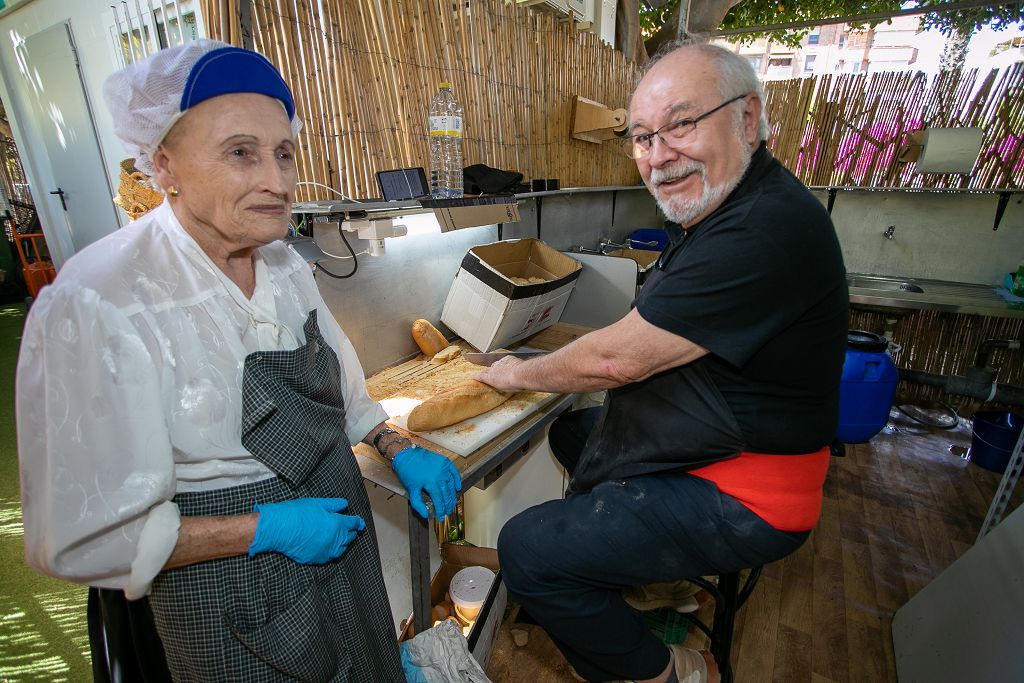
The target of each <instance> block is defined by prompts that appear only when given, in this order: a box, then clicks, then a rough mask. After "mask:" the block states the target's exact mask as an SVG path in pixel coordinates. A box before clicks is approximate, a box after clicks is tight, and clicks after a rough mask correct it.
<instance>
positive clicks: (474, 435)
mask: <svg viewBox="0 0 1024 683" xmlns="http://www.w3.org/2000/svg"><path fill="white" fill-rule="evenodd" d="M553 398H555V394H548V393H544V392H540V391H524V392H520V393H518V394H515V395H514V396H512V398H510V399H509V400H507V401H505V402H504V403H502V404H501V405H500V406H498V407H497V408H495V409H494V410H490V411H488V412H486V413H483V414H482V415H477V416H476V417H472V418H470V419H468V420H463V421H462V422H458V423H456V424H453V425H451V426H449V427H445V428H444V429H436V430H434V431H432V432H413V433H414V434H418V435H420V436H422V437H423V438H424V439H427V440H428V441H431V442H433V443H436V444H437V445H438V446H441V447H442V448H446V449H448V450H449V451H451V452H453V453H457V454H458V455H461V456H462V457H466V456H468V455H470V454H472V453H473V452H474V451H475V450H476V449H478V448H480V447H481V446H483V445H484V444H485V443H487V442H488V441H490V440H491V439H493V438H494V437H496V436H498V435H499V434H501V433H502V432H503V431H505V430H506V429H508V428H509V427H512V426H513V425H515V424H516V423H518V422H519V421H520V420H522V419H523V418H524V417H526V416H528V415H531V414H533V413H535V412H537V411H538V410H539V409H540V408H541V407H542V406H544V405H545V404H547V403H549V402H550V401H551V400H552V399H553ZM380 403H381V405H382V406H383V407H384V410H385V411H386V412H387V413H388V416H389V417H391V420H390V422H392V423H394V424H395V425H397V426H399V427H401V428H402V429H405V430H407V431H408V427H407V426H406V419H407V418H408V416H409V411H411V410H412V409H413V408H414V407H416V406H417V405H419V404H420V403H421V401H418V400H415V399H406V398H397V399H384V400H383V401H381V402H380ZM392 410H394V411H395V412H396V414H392Z"/></svg>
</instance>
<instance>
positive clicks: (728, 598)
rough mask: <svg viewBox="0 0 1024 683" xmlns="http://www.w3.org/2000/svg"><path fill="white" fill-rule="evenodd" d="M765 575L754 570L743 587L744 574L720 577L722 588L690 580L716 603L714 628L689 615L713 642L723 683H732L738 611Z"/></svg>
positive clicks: (712, 648) (719, 585)
mask: <svg viewBox="0 0 1024 683" xmlns="http://www.w3.org/2000/svg"><path fill="white" fill-rule="evenodd" d="M760 576H761V567H754V568H752V569H751V570H750V574H748V575H747V580H746V582H745V583H744V584H743V588H740V572H738V571H737V572H730V573H728V574H719V575H718V585H717V586H715V584H713V583H712V582H710V581H708V580H706V579H704V578H703V577H697V578H694V579H690V581H692V582H693V583H695V584H697V585H698V586H700V587H701V588H703V589H704V590H706V591H707V592H708V593H710V594H711V597H712V598H714V600H715V616H714V618H713V621H712V622H711V627H710V628H708V625H707V624H705V623H704V622H702V621H701V620H700V619H698V618H697V617H695V616H694V615H692V614H686V615H684V616H686V618H687V619H689V620H690V621H691V622H692V623H693V624H694V625H695V626H696V627H697V628H699V629H700V630H701V631H703V632H704V635H706V636H707V637H708V640H710V641H711V656H713V657H714V658H715V662H716V663H717V664H718V671H719V673H720V674H721V675H722V683H732V663H731V660H730V656H731V651H732V630H733V626H734V624H735V622H736V612H738V611H739V609H740V607H742V606H743V603H745V602H746V601H747V598H749V597H750V594H751V593H753V592H754V586H755V585H756V584H757V579H758V577H760Z"/></svg>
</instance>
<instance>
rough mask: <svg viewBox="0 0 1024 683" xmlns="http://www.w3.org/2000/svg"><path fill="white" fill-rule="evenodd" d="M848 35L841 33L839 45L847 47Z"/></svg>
mask: <svg viewBox="0 0 1024 683" xmlns="http://www.w3.org/2000/svg"><path fill="white" fill-rule="evenodd" d="M846 36H847V34H845V33H840V34H839V47H841V48H842V47H846Z"/></svg>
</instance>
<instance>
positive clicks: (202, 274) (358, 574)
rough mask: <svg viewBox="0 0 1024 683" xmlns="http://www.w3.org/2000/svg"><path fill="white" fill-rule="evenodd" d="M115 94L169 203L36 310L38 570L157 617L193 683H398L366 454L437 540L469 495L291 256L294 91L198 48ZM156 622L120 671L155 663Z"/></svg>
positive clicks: (26, 354)
mask: <svg viewBox="0 0 1024 683" xmlns="http://www.w3.org/2000/svg"><path fill="white" fill-rule="evenodd" d="M104 94H105V96H106V99H107V101H108V105H109V107H110V109H111V111H112V114H113V118H114V122H115V130H116V132H117V134H118V136H119V137H120V138H121V140H122V141H123V142H124V143H125V145H126V146H127V147H128V149H129V151H130V152H132V153H134V154H135V156H136V157H137V161H136V163H137V165H138V167H139V168H140V170H143V171H146V172H149V173H150V174H151V175H152V176H153V177H154V178H155V179H156V181H157V182H158V183H159V184H160V186H161V187H162V188H164V190H165V191H166V194H167V197H168V199H167V201H166V202H164V204H162V205H161V206H160V207H158V208H157V209H155V210H154V211H152V212H151V213H150V214H148V215H146V216H144V217H143V218H141V219H140V220H138V221H136V222H135V223H134V224H132V225H131V226H130V227H128V228H125V229H123V230H120V231H117V232H115V233H113V234H111V235H110V236H108V237H106V238H105V239H103V240H101V241H99V242H97V243H96V244H93V245H92V246H90V247H89V248H87V249H85V250H83V251H82V252H81V253H79V254H78V255H76V256H75V257H74V258H72V259H70V260H69V261H68V263H67V264H66V265H65V266H64V268H63V269H62V270H61V273H60V276H59V277H58V278H57V281H56V282H55V283H54V284H53V285H51V286H49V287H47V288H46V289H45V290H43V293H42V295H41V296H40V297H39V299H38V300H37V301H36V303H35V305H34V306H33V307H32V311H31V315H30V316H29V319H28V322H27V325H26V329H25V333H24V339H23V342H22V355H21V359H20V362H19V367H18V378H17V379H18V399H17V409H18V432H19V433H18V437H19V439H18V441H19V444H18V445H19V456H20V460H21V472H22V496H23V504H24V514H25V545H26V556H27V559H28V562H29V564H30V565H31V566H32V567H33V568H35V569H37V570H39V571H41V572H44V573H46V574H50V575H53V576H57V577H61V578H64V579H67V580H70V581H75V582H79V583H83V584H88V585H89V586H92V587H96V588H98V589H100V590H99V591H98V592H99V593H101V594H103V595H104V596H105V598H106V599H107V600H109V598H110V596H111V594H114V595H116V596H120V595H121V594H122V592H123V596H125V597H127V599H128V600H135V599H138V598H142V597H143V596H146V595H148V596H149V603H150V605H151V607H152V612H153V617H154V619H155V623H156V627H157V630H158V632H159V636H160V640H161V641H162V642H163V646H164V649H165V651H166V658H167V666H168V667H169V669H170V672H171V674H172V676H173V678H174V679H175V680H188V681H227V680H233V681H276V680H294V679H301V680H315V681H342V680H345V681H348V680H351V681H373V682H375V683H376V682H380V681H399V680H403V677H402V671H401V664H400V662H399V655H398V647H397V645H396V640H395V632H394V629H393V624H392V622H391V611H390V609H389V606H388V600H387V595H386V593H385V588H384V582H383V578H382V575H381V567H380V560H379V555H378V550H377V545H376V539H375V537H374V532H373V521H372V517H371V514H370V507H369V503H368V500H367V496H366V492H365V490H364V488H363V482H362V477H361V476H360V472H359V469H358V467H357V466H356V462H355V458H354V457H353V455H352V447H351V444H352V443H353V442H355V441H359V440H362V441H364V442H366V443H368V444H370V445H371V446H373V447H375V448H376V449H377V450H378V451H379V452H380V453H381V454H382V455H384V456H385V457H387V458H388V459H390V460H391V462H392V465H393V467H394V469H395V471H396V473H397V474H398V477H399V479H400V480H401V481H402V483H403V484H404V485H405V487H406V489H407V490H408V492H409V498H410V501H411V504H412V507H413V508H414V509H415V510H416V511H417V512H418V513H419V514H420V515H422V516H426V514H427V510H426V508H425V506H424V503H423V500H422V494H423V493H424V492H426V493H427V494H428V495H429V496H430V498H431V499H432V501H433V504H434V507H435V509H436V511H437V513H438V515H445V514H447V513H448V512H450V511H451V509H452V508H453V506H454V503H455V497H456V492H457V491H458V490H459V489H460V488H461V485H462V482H461V478H460V476H459V473H458V470H457V469H456V468H455V467H454V466H453V465H452V464H451V463H450V462H449V461H448V460H447V459H446V458H445V457H443V456H441V455H438V454H436V453H432V452H430V451H427V450H424V449H422V448H417V447H413V446H412V444H411V443H410V442H408V441H407V440H405V439H403V438H402V437H401V436H400V435H398V434H397V433H395V432H393V431H392V430H390V429H388V428H387V427H386V426H385V423H384V420H385V418H386V417H387V416H386V414H385V413H384V411H383V410H382V409H381V407H380V406H379V405H378V404H376V403H375V402H373V401H371V400H370V399H369V397H368V396H367V394H366V387H365V384H364V380H363V373H362V369H361V368H360V366H359V361H358V359H357V358H356V355H355V352H354V349H353V347H352V344H351V343H350V342H349V340H348V339H347V338H346V337H345V334H344V333H343V332H342V330H341V328H340V327H339V326H338V324H337V322H335V320H334V318H333V317H332V316H331V314H330V312H329V311H328V309H327V306H326V305H325V303H324V301H323V299H322V298H321V296H320V294H319V293H318V291H317V287H316V285H315V283H314V281H313V277H312V274H311V272H310V269H309V268H308V266H307V265H306V264H305V263H304V261H303V260H302V259H301V258H299V257H298V255H297V254H295V253H294V252H293V251H291V250H290V249H289V248H288V247H287V246H285V245H284V244H283V243H281V242H280V241H279V240H280V239H281V238H282V237H284V236H285V234H286V232H287V228H288V219H289V213H290V208H291V201H292V193H293V189H294V186H295V181H296V171H295V161H294V154H295V134H296V132H297V130H298V127H299V123H298V121H297V120H296V118H295V105H294V103H293V101H292V96H291V93H290V92H289V90H288V87H287V86H286V85H285V83H284V81H283V80H282V79H281V76H280V75H279V74H278V72H277V71H276V70H275V69H274V67H273V66H272V65H271V64H270V62H269V61H267V60H266V59H265V58H264V57H262V56H260V55H258V54H256V53H254V52H249V51H246V50H241V49H238V48H234V47H231V46H228V45H225V44H223V43H218V42H215V41H207V40H201V41H197V42H194V43H190V44H188V45H185V46H182V47H177V48H172V49H168V50H164V51H162V52H159V53H157V54H155V55H153V56H151V57H150V58H148V59H146V60H144V61H142V62H140V63H138V64H135V65H133V66H131V67H129V68H127V69H125V70H123V71H120V72H118V73H115V74H114V75H112V76H111V77H110V79H108V81H107V84H106V86H105V88H104ZM112 227H113V226H112ZM105 604H106V603H105ZM99 611H100V612H102V613H103V614H104V615H109V613H110V610H108V609H103V610H99ZM144 621H145V620H142V623H138V622H136V623H135V626H134V628H129V629H122V630H121V635H124V636H125V637H126V638H128V639H129V640H130V641H133V642H129V643H128V644H127V645H124V644H122V646H121V647H122V649H128V650H130V649H132V648H134V649H135V650H139V644H138V643H139V642H140V641H145V633H144V631H145V623H144ZM107 626H108V628H107V630H106V633H105V634H104V638H106V639H107V640H108V641H110V640H111V635H112V633H113V634H114V635H115V636H116V635H117V633H115V630H116V629H115V628H110V626H111V624H107ZM104 649H106V650H108V651H118V645H117V643H115V642H106V643H104ZM157 652H158V650H157ZM145 658H146V657H145V656H144V657H143V659H145ZM149 664H150V663H149V662H146V661H143V662H142V663H141V665H142V668H143V669H145V668H146V667H147V666H148V665H149ZM114 666H116V667H122V668H123V666H124V665H122V664H121V663H116V664H115V665H114ZM160 667H162V662H158V665H157V667H156V668H160ZM157 674H159V672H157ZM165 675H166V674H165ZM130 677H131V676H130V675H129V678H130ZM140 678H146V675H145V672H143V675H141V676H140Z"/></svg>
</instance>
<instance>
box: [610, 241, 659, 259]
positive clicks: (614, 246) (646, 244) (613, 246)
mask: <svg viewBox="0 0 1024 683" xmlns="http://www.w3.org/2000/svg"><path fill="white" fill-rule="evenodd" d="M597 243H598V245H599V246H600V247H601V253H602V254H605V255H607V254H608V251H609V250H610V249H634V248H636V247H638V246H641V247H656V246H658V242H657V240H651V241H650V242H644V241H643V240H633V239H627V240H626V243H625V244H622V243H619V242H615V241H613V240H611V239H609V238H607V237H602V238H601V239H600V240H598V242H597Z"/></svg>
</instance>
